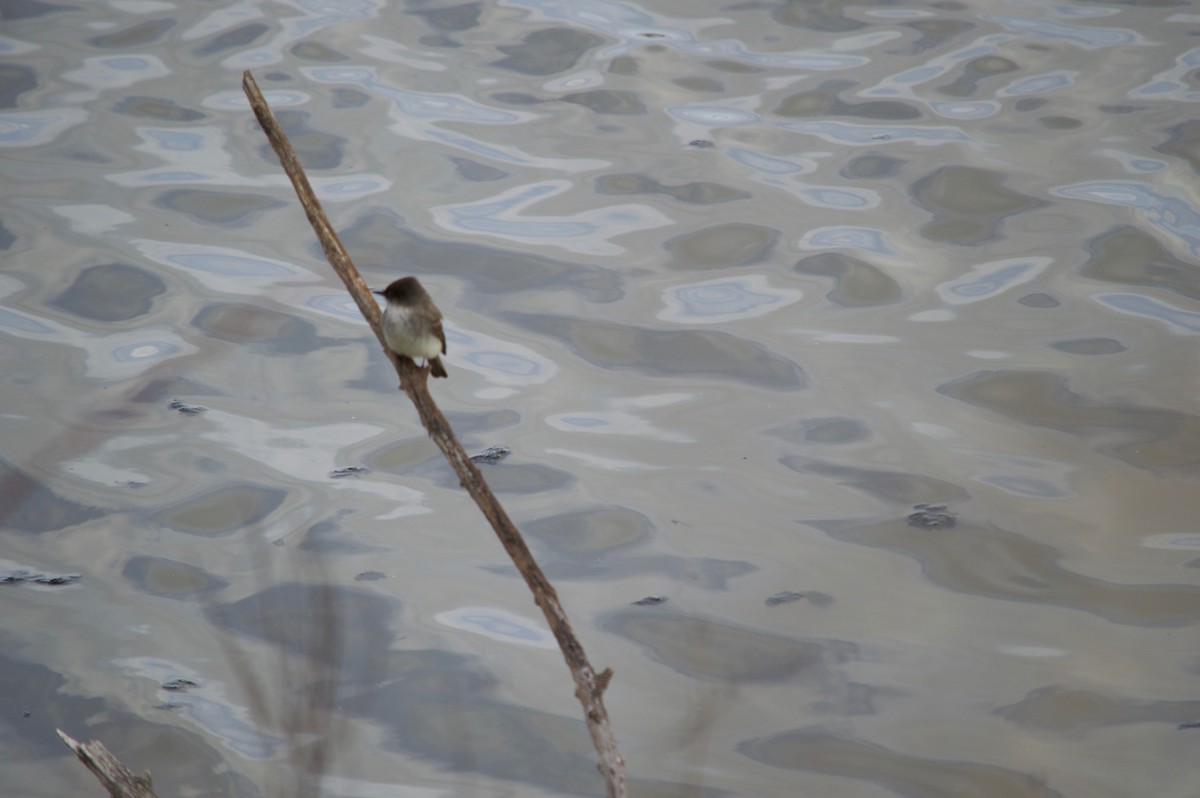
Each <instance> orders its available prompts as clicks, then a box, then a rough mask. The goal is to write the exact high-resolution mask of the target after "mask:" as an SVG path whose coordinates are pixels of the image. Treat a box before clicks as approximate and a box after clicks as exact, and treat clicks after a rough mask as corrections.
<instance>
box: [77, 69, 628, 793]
mask: <svg viewBox="0 0 1200 798" xmlns="http://www.w3.org/2000/svg"><path fill="white" fill-rule="evenodd" d="M242 87H243V89H244V90H245V92H246V96H247V97H249V99H250V105H251V107H252V108H253V109H254V113H255V115H256V116H257V117H258V121H259V123H260V124H261V125H262V128H263V132H265V133H266V135H267V139H268V140H269V141H270V142H271V146H272V147H273V148H274V149H275V153H276V154H277V155H278V156H279V161H280V163H281V164H282V166H283V169H284V171H285V172H286V173H287V176H288V177H289V178H290V179H291V181H292V186H293V187H294V188H295V189H296V194H297V196H298V197H299V198H300V204H301V205H302V206H303V207H304V212H305V214H306V215H307V216H308V221H309V223H310V224H311V225H312V227H313V230H314V231H315V232H316V234H317V239H318V240H319V241H320V242H321V247H322V249H323V250H324V251H325V257H326V258H327V259H328V260H329V263H330V265H331V266H333V270H334V271H335V272H337V274H338V276H339V277H341V278H342V282H344V283H345V284H346V288H347V290H349V292H350V295H351V296H352V297H354V300H355V302H357V303H358V307H359V310H360V311H361V312H362V314H363V317H364V318H365V319H366V320H367V323H368V324H369V325H370V326H371V329H372V330H373V331H374V332H375V336H376V337H377V338H378V339H379V342H380V344H381V345H382V346H383V349H384V351H385V352H386V353H387V355H388V358H389V359H390V360H391V361H392V365H393V366H394V367H395V368H396V372H397V374H399V375H400V387H401V389H402V390H403V391H404V392H405V393H406V394H407V395H408V398H409V400H410V401H412V403H413V405H414V406H415V407H416V409H417V414H418V415H419V416H420V418H421V423H422V424H424V426H425V429H426V431H427V432H428V433H429V437H430V438H431V439H432V440H433V442H434V443H435V444H436V445H437V447H438V448H439V449H441V450H442V454H443V455H445V457H446V459H447V460H448V461H449V463H450V465H451V467H452V468H453V469H454V472H455V473H456V474H457V475H458V478H459V481H460V482H461V484H462V486H463V487H464V488H466V490H467V492H468V493H469V494H470V495H471V498H472V499H473V500H474V501H475V503H476V505H478V506H479V509H480V510H481V511H482V512H483V515H484V517H485V518H486V519H487V520H488V523H489V524H491V526H492V529H493V530H494V531H495V533H496V536H497V537H498V538H499V539H500V543H501V545H502V546H504V550H505V551H506V552H508V555H509V557H511V558H512V561H513V563H514V564H515V565H516V567H517V570H518V571H520V572H521V576H523V577H524V578H525V583H526V584H527V585H528V586H529V589H530V591H532V593H533V598H534V601H535V602H536V603H537V605H538V607H540V608H541V610H542V612H543V614H544V615H545V616H546V621H547V623H548V624H549V626H550V630H551V631H552V632H553V633H554V638H555V640H557V641H558V646H559V648H560V649H561V650H562V654H563V658H564V659H565V660H566V662H567V667H568V668H569V669H570V671H571V675H572V677H573V678H574V680H575V696H576V697H577V698H578V699H579V702H580V704H582V705H583V715H584V720H585V721H586V723H587V727H588V732H589V733H590V734H591V737H592V742H593V744H594V745H595V747H596V751H597V753H598V754H599V758H600V765H599V768H598V769H599V771H600V774H601V775H602V776H603V777H604V781H605V786H606V789H607V793H608V796H609V798H627V796H628V791H627V788H626V784H625V761H624V759H622V757H621V754H620V752H619V751H618V750H617V744H616V739H615V737H614V735H613V731H612V727H611V725H610V724H609V720H608V710H607V709H606V708H605V706H604V699H603V695H604V691H605V689H606V688H607V687H608V682H609V680H610V679H611V678H612V671H611V670H610V669H605V670H604V671H603V672H602V673H596V671H595V669H594V668H593V667H592V665H591V663H590V662H588V659H587V656H586V655H585V654H584V650H583V646H582V644H580V642H579V639H578V638H577V637H576V636H575V632H574V631H573V630H572V628H571V625H570V622H569V621H568V620H567V613H566V611H565V610H564V609H563V607H562V604H560V603H559V600H558V595H557V594H556V593H555V590H554V587H553V586H552V585H551V584H550V582H549V581H548V580H547V579H546V575H545V574H544V573H542V569H541V568H540V567H539V566H538V564H537V562H536V561H535V560H534V559H533V555H532V553H530V551H529V547H528V546H526V544H525V540H524V538H522V537H521V534H520V532H518V531H517V528H516V526H515V525H514V524H513V522H512V521H511V520H510V519H509V517H508V513H507V512H505V510H504V508H503V507H502V506H501V505H500V502H499V501H498V500H497V499H496V497H495V495H494V494H493V493H492V491H491V489H490V488H489V487H488V485H487V483H486V482H485V481H484V479H483V476H482V474H480V472H479V469H478V468H477V467H476V465H475V463H474V462H473V461H472V460H471V458H470V457H469V456H468V455H467V453H466V451H465V450H464V449H463V447H462V445H461V444H460V443H459V442H458V439H457V437H455V435H454V431H453V430H452V429H451V428H450V424H449V422H448V421H446V417H445V416H443V415H442V412H441V410H439V409H438V407H437V405H436V404H434V401H433V397H431V396H430V395H429V390H428V388H427V387H426V380H427V378H428V374H429V372H427V371H426V370H425V369H424V368H422V367H419V366H417V364H416V363H414V362H413V361H412V360H411V359H410V358H409V357H404V356H398V355H397V354H396V353H395V352H393V351H392V349H391V348H390V347H389V346H387V343H386V340H385V337H384V331H383V329H382V327H381V324H380V311H379V306H378V305H377V304H376V302H375V301H374V299H372V297H371V292H370V290H369V289H368V288H367V285H366V283H364V282H363V279H362V277H361V276H360V275H359V273H358V270H357V269H356V268H355V267H354V264H353V263H352V262H351V261H350V256H349V255H348V254H346V250H345V248H344V247H343V246H342V243H341V241H340V240H339V239H338V236H337V233H335V232H334V230H333V227H332V226H331V225H330V223H329V219H328V218H327V217H326V216H325V211H324V210H323V209H322V208H321V204H320V202H319V201H318V200H317V197H316V194H315V193H314V192H313V190H312V186H311V185H310V184H309V182H308V178H307V177H306V176H305V174H304V169H303V168H302V167H301V166H300V163H299V161H298V159H297V158H296V154H295V152H294V151H293V150H292V147H291V144H290V143H289V142H288V140H287V137H286V136H285V135H284V133H283V130H282V129H281V128H280V127H279V123H278V122H276V120H275V117H274V115H273V114H272V113H271V109H270V107H269V106H268V105H267V102H266V100H265V99H264V98H263V96H262V93H261V92H260V91H259V89H258V85H257V84H256V83H255V81H254V78H253V76H251V74H250V73H249V71H247V72H246V73H245V74H244V76H243V80H242ZM433 354H434V355H435V356H436V353H433ZM422 355H423V356H426V357H428V355H425V354H424V353H419V356H422ZM436 360H437V359H436V357H433V358H431V359H430V364H431V365H433V364H434V362H435V361H436ZM439 365H440V363H439ZM444 375H445V373H444V371H442V373H440V374H439V373H436V371H435V373H434V376H444ZM320 583H321V580H318V581H317V584H320ZM318 593H319V596H317V597H313V596H310V597H309V598H310V599H311V600H313V601H314V602H315V603H314V604H313V605H311V606H307V607H303V608H296V609H297V611H298V612H301V613H304V612H308V613H310V615H309V620H310V621H311V620H312V618H313V617H316V618H318V619H319V622H317V623H315V624H303V625H302V628H303V629H306V630H307V635H308V636H305V635H301V637H303V638H304V640H306V641H307V643H309V644H310V645H311V644H316V647H317V648H318V649H319V650H324V651H326V652H340V651H342V645H341V641H340V638H339V633H338V631H337V630H338V628H339V623H338V618H337V617H336V616H337V615H338V611H337V610H336V609H335V608H334V607H333V606H332V602H331V598H330V596H329V595H328V594H327V593H325V592H321V591H318ZM259 598H260V599H261V595H260V596H259ZM227 609H228V608H227ZM211 610H212V611H213V612H218V613H219V611H220V610H219V608H211ZM276 631H279V630H276ZM274 642H279V643H281V644H282V642H283V641H274ZM285 648H286V646H285ZM226 653H227V654H228V655H230V658H231V660H232V659H233V658H234V654H236V652H235V651H233V650H232V649H228V648H227V650H226ZM287 653H288V652H287V651H285V652H284V658H285V659H286V658H287ZM307 659H310V660H312V662H311V667H312V669H313V670H311V671H309V672H308V673H307V674H305V675H307V676H308V677H312V678H309V679H306V680H304V681H301V680H298V679H296V678H295V676H296V675H297V674H295V673H294V672H292V671H291V670H290V669H289V666H288V665H286V664H285V665H284V672H283V680H282V681H283V683H284V685H285V688H289V689H294V688H295V687H296V686H297V685H298V684H303V683H307V686H308V687H309V692H308V693H307V695H306V696H305V700H304V701H302V702H300V703H299V704H296V703H291V704H289V705H288V707H289V708H288V709H287V710H286V711H287V716H286V717H283V718H281V720H282V723H283V726H284V727H285V730H286V731H288V732H289V734H291V735H292V736H293V737H298V736H299V735H303V734H305V733H312V732H314V731H316V730H317V727H319V726H320V725H321V724H322V722H325V723H327V722H328V721H329V720H330V719H331V717H332V712H333V698H334V696H333V693H332V690H333V689H334V688H333V686H334V685H335V684H336V682H335V680H334V678H332V674H329V673H325V672H323V671H324V669H328V668H330V667H331V666H332V668H333V669H334V670H336V663H327V662H324V661H323V660H322V658H321V657H312V656H310V657H308V658H307ZM302 667H304V666H302ZM243 675H244V676H245V678H244V679H243V680H242V686H243V688H244V689H245V690H246V691H247V693H248V695H249V699H250V704H251V706H253V707H255V708H256V709H257V710H258V711H259V713H260V714H262V715H264V716H265V715H269V714H270V713H269V712H267V709H268V707H269V702H268V701H267V698H266V694H265V692H264V690H263V686H262V684H260V683H259V682H258V681H257V680H256V679H255V678H254V677H253V676H252V675H251V674H249V672H245V673H244V674H243ZM295 697H296V696H295V695H294V694H293V695H291V696H289V698H293V699H294V698H295ZM59 735H60V736H61V737H62V738H63V741H64V742H65V743H66V744H67V745H68V746H69V747H70V748H71V749H72V750H73V751H75V753H76V755H77V756H78V757H79V758H80V760H82V761H83V762H84V764H85V765H87V767H88V769H90V770H91V771H92V772H93V773H95V774H96V775H97V778H99V779H100V781H101V783H102V784H103V785H104V786H105V788H106V789H108V791H109V794H110V795H111V796H112V798H155V796H154V793H153V792H152V791H151V788H150V777H149V774H146V776H144V777H140V776H134V775H133V774H132V773H131V772H129V770H128V769H126V768H125V767H124V766H123V765H121V763H120V762H118V761H117V759H116V758H115V757H114V756H112V754H110V753H109V752H108V751H107V750H106V749H105V748H104V746H103V745H101V744H100V743H97V742H93V743H79V742H77V741H75V740H73V739H71V738H70V737H68V736H67V735H66V734H64V733H63V732H61V731H60V732H59ZM293 753H295V752H293ZM327 755H328V750H327V747H326V745H325V744H324V742H323V741H320V735H318V742H317V743H315V744H313V745H309V746H307V747H306V751H305V753H304V755H303V757H302V761H299V762H297V763H296V764H297V765H299V766H300V767H299V768H298V770H299V772H300V774H302V775H306V776H308V777H309V778H306V779H302V780H301V782H300V790H299V791H298V792H297V793H296V794H297V795H310V794H312V795H315V794H319V782H320V776H321V774H323V773H324V770H325V764H326V762H325V757H326V756H327ZM110 774H115V775H110Z"/></svg>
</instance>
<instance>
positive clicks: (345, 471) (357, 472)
mask: <svg viewBox="0 0 1200 798" xmlns="http://www.w3.org/2000/svg"><path fill="white" fill-rule="evenodd" d="M369 473H371V469H369V468H367V467H366V466H346V467H345V468H335V469H333V470H332V471H330V472H329V478H330V479H344V478H346V477H357V476H361V475H362V474H369Z"/></svg>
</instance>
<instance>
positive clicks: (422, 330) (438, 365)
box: [372, 277, 447, 377]
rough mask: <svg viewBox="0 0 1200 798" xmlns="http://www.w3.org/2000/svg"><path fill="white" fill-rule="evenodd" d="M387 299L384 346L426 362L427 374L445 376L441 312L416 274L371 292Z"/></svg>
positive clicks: (444, 348) (443, 334)
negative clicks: (423, 359) (427, 365)
mask: <svg viewBox="0 0 1200 798" xmlns="http://www.w3.org/2000/svg"><path fill="white" fill-rule="evenodd" d="M372 293H375V294H378V295H379V296H381V297H383V298H384V299H386V300H387V307H386V308H384V309H383V339H384V340H385V341H387V345H388V349H390V350H392V351H393V352H395V353H396V354H397V355H404V356H405V357H410V358H412V359H413V360H416V359H417V358H419V357H420V358H425V359H426V360H428V361H429V373H430V374H432V375H433V376H435V377H445V376H447V375H446V367H445V366H443V365H442V358H441V355H444V354H445V353H446V333H445V332H443V331H442V312H441V311H440V310H438V309H437V305H435V304H433V300H432V299H430V298H429V294H427V293H425V289H424V288H422V287H421V284H420V283H419V282H417V278H416V277H401V278H400V279H399V280H396V281H395V282H393V283H392V284H391V285H389V286H388V287H387V288H385V289H383V290H382V291H373V292H372Z"/></svg>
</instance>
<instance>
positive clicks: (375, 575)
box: [354, 571, 387, 582]
mask: <svg viewBox="0 0 1200 798" xmlns="http://www.w3.org/2000/svg"><path fill="white" fill-rule="evenodd" d="M380 579H387V574H385V573H382V572H381V571H363V572H362V573H361V574H359V575H358V576H356V577H354V581H355V582H377V581H379V580H380Z"/></svg>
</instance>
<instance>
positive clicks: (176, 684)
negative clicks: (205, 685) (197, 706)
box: [162, 677, 200, 693]
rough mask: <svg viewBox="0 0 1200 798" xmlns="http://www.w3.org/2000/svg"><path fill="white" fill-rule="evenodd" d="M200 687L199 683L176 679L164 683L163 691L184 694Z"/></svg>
mask: <svg viewBox="0 0 1200 798" xmlns="http://www.w3.org/2000/svg"><path fill="white" fill-rule="evenodd" d="M199 686H200V683H199V682H193V681H192V680H191V679H184V678H182V677H180V678H176V679H167V680H166V681H165V682H163V683H162V689H164V690H170V691H172V692H175V693H182V692H183V691H184V690H188V689H190V688H192V687H199Z"/></svg>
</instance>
